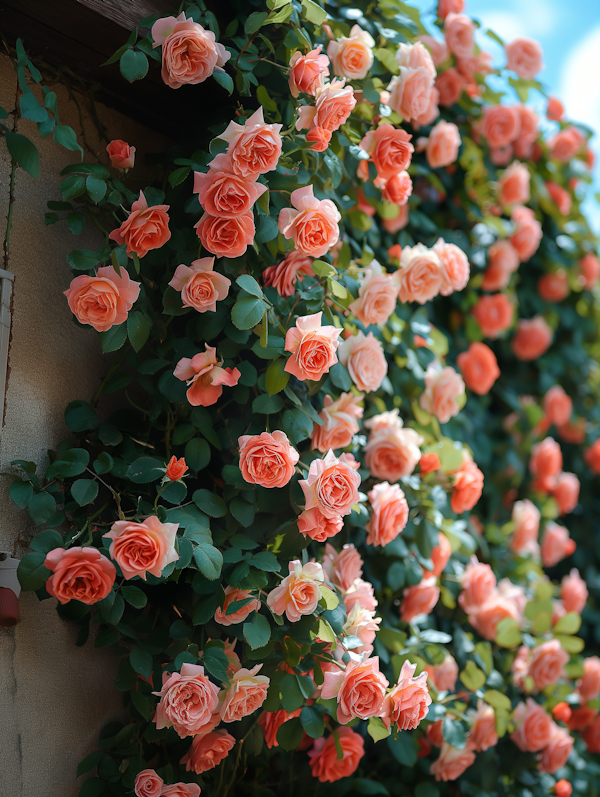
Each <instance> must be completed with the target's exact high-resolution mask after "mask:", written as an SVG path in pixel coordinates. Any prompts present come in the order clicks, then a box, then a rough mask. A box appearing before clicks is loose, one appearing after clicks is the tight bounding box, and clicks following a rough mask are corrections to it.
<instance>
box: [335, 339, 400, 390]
mask: <svg viewBox="0 0 600 797" xmlns="http://www.w3.org/2000/svg"><path fill="white" fill-rule="evenodd" d="M338 355H339V358H340V362H341V363H342V364H343V365H345V366H346V367H347V368H348V372H349V373H350V377H351V379H352V381H353V382H354V384H355V385H356V387H357V388H358V389H359V390H361V391H363V392H365V393H371V392H372V391H374V390H378V389H379V388H380V387H381V383H382V382H383V380H384V379H385V376H386V374H387V370H388V364H387V360H386V359H385V355H384V353H383V347H382V345H381V343H380V342H379V341H378V340H377V338H376V337H374V336H373V333H372V332H369V334H368V335H366V336H365V334H364V332H362V331H361V330H359V331H358V332H357V333H356V334H355V335H351V336H350V337H348V338H346V340H344V341H342V343H341V344H340V348H339V352H338Z"/></svg>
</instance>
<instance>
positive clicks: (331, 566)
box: [323, 544, 377, 608]
mask: <svg viewBox="0 0 600 797" xmlns="http://www.w3.org/2000/svg"><path fill="white" fill-rule="evenodd" d="M362 565H363V560H362V559H361V556H360V554H359V552H358V551H357V550H356V548H355V547H354V545H351V544H348V545H344V547H343V548H342V550H341V551H340V552H339V553H337V551H336V550H335V548H334V547H333V546H332V545H329V544H327V545H326V546H325V557H324V558H323V569H324V570H325V572H326V573H327V578H328V579H329V580H330V581H331V582H332V584H335V585H336V586H337V587H340V589H341V590H342V591H343V592H345V591H346V590H349V589H350V588H351V587H352V586H353V585H354V584H355V582H356V580H357V579H359V578H360V576H361V575H362ZM376 605H377V603H375V606H376ZM367 608H369V607H368V606H367ZM373 608H375V607H373Z"/></svg>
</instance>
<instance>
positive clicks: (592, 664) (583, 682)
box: [571, 571, 600, 703]
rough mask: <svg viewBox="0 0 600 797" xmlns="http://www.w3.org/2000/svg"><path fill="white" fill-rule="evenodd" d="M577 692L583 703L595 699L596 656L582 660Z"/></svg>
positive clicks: (598, 685)
mask: <svg viewBox="0 0 600 797" xmlns="http://www.w3.org/2000/svg"><path fill="white" fill-rule="evenodd" d="M571 572H573V571H571ZM577 694H578V695H579V698H580V700H581V701H582V702H584V703H588V702H589V701H590V700H595V699H596V698H597V697H598V696H599V695H600V659H599V658H598V656H588V657H587V658H586V659H584V660H583V675H582V677H581V678H580V679H579V680H578V681H577Z"/></svg>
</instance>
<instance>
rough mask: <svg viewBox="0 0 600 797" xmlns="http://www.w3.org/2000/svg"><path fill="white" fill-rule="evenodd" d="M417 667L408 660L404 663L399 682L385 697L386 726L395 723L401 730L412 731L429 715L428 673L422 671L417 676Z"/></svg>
mask: <svg viewBox="0 0 600 797" xmlns="http://www.w3.org/2000/svg"><path fill="white" fill-rule="evenodd" d="M416 669H417V665H416V664H411V662H410V661H408V660H407V661H405V662H404V663H403V665H402V669H401V670H400V675H399V676H398V683H397V684H396V686H394V687H393V689H392V690H391V692H390V693H389V694H388V696H387V697H386V699H385V707H386V713H385V716H384V717H383V722H384V723H385V725H386V726H388V727H389V726H390V725H391V724H395V725H396V727H397V728H398V730H399V731H411V730H413V729H414V728H417V727H418V726H419V724H420V722H421V720H422V719H423V718H424V717H425V716H426V715H427V707H428V706H430V705H431V702H432V701H431V697H430V695H429V687H428V686H427V673H426V672H422V673H421V674H420V675H418V676H417V677H416V678H415V677H414V674H415V670H416Z"/></svg>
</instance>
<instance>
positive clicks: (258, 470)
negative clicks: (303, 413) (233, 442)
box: [238, 430, 300, 488]
mask: <svg viewBox="0 0 600 797" xmlns="http://www.w3.org/2000/svg"><path fill="white" fill-rule="evenodd" d="M238 445H239V447H240V470H241V471H242V477H243V479H244V480H245V481H247V482H248V483H249V484H260V485H261V487H269V488H272V487H285V485H286V484H287V483H288V482H289V480H290V479H291V478H292V476H293V475H294V468H295V466H296V463H297V462H298V459H299V457H300V455H299V454H298V452H297V451H296V449H295V448H293V446H291V445H290V441H289V440H288V438H287V435H286V434H285V432H280V431H279V430H277V431H275V432H273V433H272V434H270V433H269V432H262V433H261V434H254V435H248V434H245V435H242V436H241V437H240V438H238Z"/></svg>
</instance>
